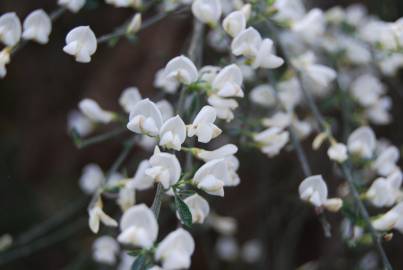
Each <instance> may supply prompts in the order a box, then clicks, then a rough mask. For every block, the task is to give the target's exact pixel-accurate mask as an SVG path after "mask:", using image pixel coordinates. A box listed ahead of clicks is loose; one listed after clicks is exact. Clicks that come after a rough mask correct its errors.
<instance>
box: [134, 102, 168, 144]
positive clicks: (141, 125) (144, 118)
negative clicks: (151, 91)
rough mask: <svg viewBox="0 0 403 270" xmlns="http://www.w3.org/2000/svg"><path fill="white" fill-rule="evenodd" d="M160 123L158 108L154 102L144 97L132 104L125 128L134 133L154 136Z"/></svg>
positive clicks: (160, 116)
mask: <svg viewBox="0 0 403 270" xmlns="http://www.w3.org/2000/svg"><path fill="white" fill-rule="evenodd" d="M162 123H163V120H162V115H161V112H160V110H159V109H158V107H157V106H156V104H155V103H154V102H152V101H150V100H149V99H148V98H146V99H143V100H141V101H139V102H137V103H136V104H135V106H133V108H132V110H131V111H130V116H129V123H128V124H127V128H128V129H129V130H131V131H133V132H135V133H139V134H146V135H148V136H151V137H155V136H157V135H159V132H160V128H161V126H162Z"/></svg>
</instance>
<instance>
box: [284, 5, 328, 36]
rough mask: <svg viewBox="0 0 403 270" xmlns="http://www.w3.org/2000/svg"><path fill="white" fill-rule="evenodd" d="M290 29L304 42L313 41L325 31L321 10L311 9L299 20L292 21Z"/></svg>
mask: <svg viewBox="0 0 403 270" xmlns="http://www.w3.org/2000/svg"><path fill="white" fill-rule="evenodd" d="M292 30H293V31H294V32H295V33H297V34H298V35H299V36H300V37H301V38H302V39H303V40H304V41H305V42H308V43H314V42H315V41H316V40H317V39H318V38H319V37H320V36H322V34H323V33H324V31H325V17H324V16H323V12H322V10H320V9H318V8H314V9H311V10H310V11H309V12H308V13H307V14H306V15H305V16H304V17H303V18H302V19H301V20H299V21H297V22H295V23H294V25H293V26H292Z"/></svg>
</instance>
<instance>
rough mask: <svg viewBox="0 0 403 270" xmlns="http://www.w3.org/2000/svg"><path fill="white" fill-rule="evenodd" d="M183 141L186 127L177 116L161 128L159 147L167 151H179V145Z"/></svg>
mask: <svg viewBox="0 0 403 270" xmlns="http://www.w3.org/2000/svg"><path fill="white" fill-rule="evenodd" d="M185 139H186V125H185V123H184V122H183V120H182V118H180V116H179V115H176V116H174V117H172V118H169V119H168V120H166V121H165V123H164V124H163V125H162V126H161V130H160V142H159V145H161V146H163V147H165V148H168V149H174V150H176V151H180V150H181V145H182V144H183V142H184V141H185Z"/></svg>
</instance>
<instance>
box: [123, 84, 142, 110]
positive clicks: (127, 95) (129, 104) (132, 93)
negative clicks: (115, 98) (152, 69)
mask: <svg viewBox="0 0 403 270" xmlns="http://www.w3.org/2000/svg"><path fill="white" fill-rule="evenodd" d="M140 100H141V94H140V92H139V89H138V88H137V87H129V88H126V89H125V90H123V92H122V94H121V95H120V97H119V104H120V106H122V108H123V109H124V110H125V112H127V113H130V112H131V111H132V110H133V108H134V107H135V106H136V104H137V102H139V101H140Z"/></svg>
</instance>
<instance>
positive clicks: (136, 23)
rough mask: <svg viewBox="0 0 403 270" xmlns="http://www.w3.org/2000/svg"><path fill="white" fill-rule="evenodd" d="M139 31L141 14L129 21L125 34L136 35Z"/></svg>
mask: <svg viewBox="0 0 403 270" xmlns="http://www.w3.org/2000/svg"><path fill="white" fill-rule="evenodd" d="M140 29H141V13H136V15H134V16H133V19H132V20H131V21H130V23H129V25H128V26H127V32H128V33H130V34H134V33H137V32H138V31H139V30H140Z"/></svg>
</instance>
